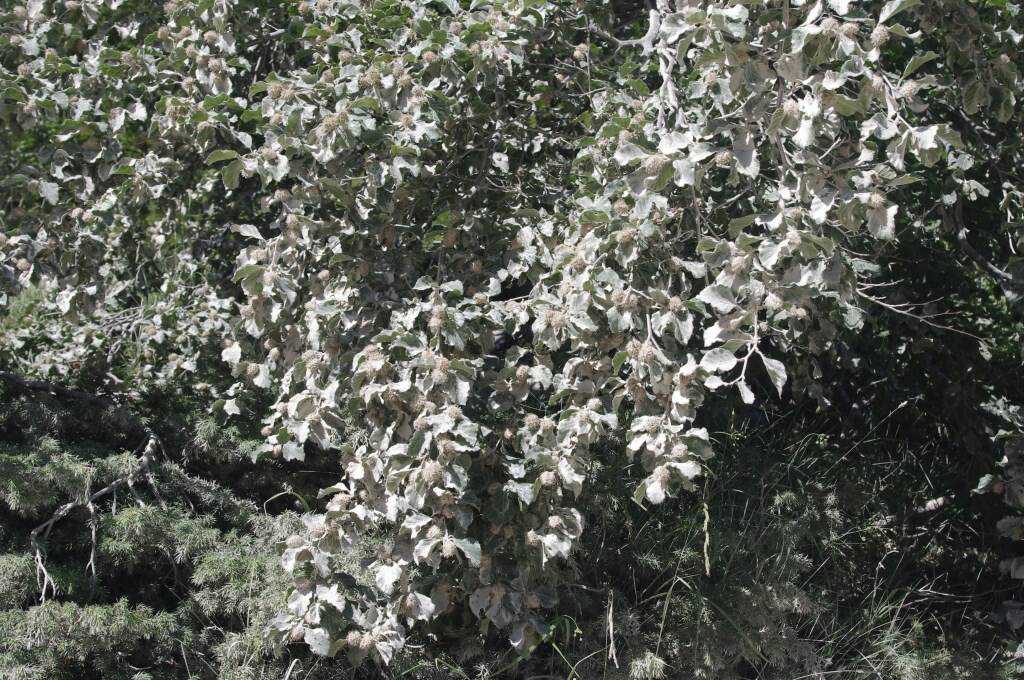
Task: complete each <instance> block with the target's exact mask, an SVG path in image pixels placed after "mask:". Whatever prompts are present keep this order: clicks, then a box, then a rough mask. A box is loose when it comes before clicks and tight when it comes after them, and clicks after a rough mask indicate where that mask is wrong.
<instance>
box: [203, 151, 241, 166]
mask: <svg viewBox="0 0 1024 680" xmlns="http://www.w3.org/2000/svg"><path fill="white" fill-rule="evenodd" d="M233 158H238V152H237V151H232V150H231V149H218V150H216V151H214V152H213V153H211V154H210V155H209V156H207V157H206V164H207V165H213V164H214V163H220V162H221V161H229V160H231V159H233Z"/></svg>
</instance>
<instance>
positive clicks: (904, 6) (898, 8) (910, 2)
mask: <svg viewBox="0 0 1024 680" xmlns="http://www.w3.org/2000/svg"><path fill="white" fill-rule="evenodd" d="M920 4H921V0H890V2H887V3H885V5H884V6H883V7H882V11H881V13H879V15H878V23H880V24H884V23H885V22H886V21H888V20H889V19H891V18H893V17H894V16H896V15H897V14H899V13H900V12H903V11H905V10H908V9H910V8H911V7H914V6H915V5H920Z"/></svg>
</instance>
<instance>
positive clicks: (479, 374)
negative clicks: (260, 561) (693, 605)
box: [0, 0, 1024, 677]
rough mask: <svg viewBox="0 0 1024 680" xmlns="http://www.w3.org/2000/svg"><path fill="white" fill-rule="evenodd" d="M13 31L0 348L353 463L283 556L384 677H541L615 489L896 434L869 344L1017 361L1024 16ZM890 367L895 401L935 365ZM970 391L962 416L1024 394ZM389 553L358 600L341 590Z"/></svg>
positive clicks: (45, 6)
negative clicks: (375, 545) (853, 420)
mask: <svg viewBox="0 0 1024 680" xmlns="http://www.w3.org/2000/svg"><path fill="white" fill-rule="evenodd" d="M5 16H6V20H5V23H4V28H3V31H4V33H3V37H2V38H0V40H2V41H3V42H2V43H0V50H2V52H0V63H2V64H3V71H2V73H0V79H2V82H0V86H2V87H3V103H2V108H0V116H3V119H4V121H5V127H4V131H3V132H0V135H2V137H0V139H3V141H4V143H5V147H6V148H7V149H9V150H10V151H9V152H8V153H7V154H5V156H4V158H3V162H4V163H5V164H6V165H7V166H8V167H7V170H8V172H7V179H6V180H5V182H4V187H5V189H4V193H3V194H2V196H0V200H2V201H4V203H5V206H6V216H5V217H4V218H2V219H4V220H6V223H5V224H4V227H3V234H4V236H3V237H2V239H3V240H2V241H0V248H2V252H3V254H4V260H3V262H4V264H3V265H2V266H3V271H4V275H5V285H6V286H7V290H8V295H9V296H10V298H9V299H10V302H11V309H10V312H9V314H8V316H7V317H6V320H5V323H4V326H3V328H2V334H3V340H4V349H3V350H0V358H2V360H3V362H4V363H5V364H6V365H8V366H9V367H10V368H11V369H14V370H16V371H17V372H18V373H20V374H24V375H30V376H34V377H39V378H44V379H48V380H54V379H59V380H64V381H69V382H74V383H76V384H78V385H79V387H87V388H89V389H92V390H94V391H95V390H99V389H102V390H104V391H107V392H110V393H117V394H123V395H125V397H126V398H141V396H142V395H144V394H145V393H146V392H147V390H150V389H154V388H161V389H166V388H168V387H169V386H175V385H177V386H181V385H188V387H187V389H189V390H192V391H195V392H197V393H199V394H201V395H203V397H204V398H206V399H207V400H208V402H209V404H210V408H211V409H212V411H213V412H214V413H215V414H217V416H218V417H221V418H227V419H231V418H234V419H237V420H239V421H240V422H241V421H246V422H249V421H251V420H259V421H260V425H261V427H262V430H261V436H262V437H263V443H262V444H261V445H260V447H259V449H258V450H257V451H256V452H255V454H256V456H257V457H260V456H264V457H280V458H282V459H283V460H285V461H290V460H302V459H303V458H304V457H306V456H308V455H313V454H314V453H317V452H321V453H322V452H330V453H331V454H332V455H335V456H337V459H338V460H339V462H340V465H341V471H342V472H341V475H340V479H339V481H338V482H337V483H336V484H334V485H332V486H328V487H327V488H325V489H324V490H323V491H322V494H323V496H324V498H325V499H326V500H325V501H324V503H323V505H322V506H321V507H320V509H319V511H318V512H315V513H310V514H308V515H306V516H305V517H304V521H305V528H304V530H303V531H301V532H297V533H295V534H294V535H292V536H290V537H289V538H288V540H287V541H286V544H285V545H284V546H283V555H282V562H283V565H284V567H285V569H286V570H288V571H290V572H292V573H293V574H294V576H295V584H294V590H293V591H292V592H291V594H290V596H289V598H288V608H287V611H285V612H282V613H281V615H280V616H278V617H277V618H276V619H275V620H274V622H273V626H274V627H275V629H276V631H277V638H276V639H277V641H278V642H280V643H284V642H286V641H288V640H291V639H293V638H296V637H299V636H300V635H301V637H302V639H303V640H304V641H305V642H306V643H307V644H308V645H309V647H310V648H311V649H312V650H313V651H314V652H315V653H317V654H325V655H332V656H333V655H334V654H336V653H338V652H339V651H341V650H345V652H346V653H347V654H348V656H349V657H350V658H351V659H352V660H354V661H357V662H358V661H360V660H362V659H363V658H364V657H366V656H368V655H370V656H373V657H374V658H375V659H377V660H379V661H382V662H384V663H388V662H389V661H390V660H391V659H392V658H393V657H394V656H395V654H396V653H397V652H398V651H399V650H400V649H401V648H402V646H403V644H404V640H405V636H406V635H407V633H408V631H410V630H413V629H415V628H416V627H419V628H425V629H430V630H432V631H435V632H440V633H441V634H442V635H446V636H449V637H458V636H457V635H456V634H454V633H453V632H452V631H464V630H471V629H479V630H481V631H482V632H484V633H489V632H490V631H492V630H496V631H498V632H499V633H500V635H502V636H504V637H506V638H507V639H508V640H509V641H510V642H511V644H512V645H513V647H514V648H515V649H516V650H517V651H519V652H525V651H527V650H529V649H531V648H532V647H534V646H535V645H536V644H537V643H538V642H539V641H541V640H544V639H550V636H551V635H552V634H553V630H554V629H553V628H552V626H551V625H550V621H549V620H548V615H547V614H546V612H549V611H552V610H553V609H554V608H555V607H556V606H557V603H558V601H559V600H558V596H559V594H564V593H565V592H566V589H567V588H569V587H571V586H572V585H573V584H574V582H575V580H576V578H577V576H576V574H574V573H573V569H571V568H568V567H567V565H572V561H571V560H572V553H573V551H574V550H575V549H577V548H578V547H579V546H580V544H581V541H582V542H583V543H586V540H585V534H584V531H585V527H586V522H585V515H588V514H593V512H592V511H593V508H592V507H591V504H592V503H593V502H594V495H593V491H592V489H591V487H592V486H593V483H594V482H595V481H596V479H597V476H598V472H599V471H600V470H602V469H604V470H608V469H611V470H614V471H616V472H615V474H617V475H618V479H619V481H620V482H621V481H622V478H626V479H627V480H628V482H629V484H628V486H630V487H631V488H630V490H629V491H628V492H627V491H624V489H623V488H622V487H621V486H620V487H618V488H617V490H616V491H615V492H614V493H611V495H610V498H612V499H619V500H620V501H621V500H622V497H623V494H626V497H627V498H630V499H631V501H630V502H635V503H636V504H639V505H642V506H646V507H648V510H645V512H653V513H657V510H654V509H652V508H650V506H656V505H661V504H663V503H666V502H669V503H675V502H676V501H675V500H673V499H675V498H676V497H678V496H680V495H681V496H682V497H683V498H684V499H685V498H687V497H688V496H687V494H694V493H696V492H698V491H700V489H701V485H702V484H703V485H705V488H707V487H706V485H707V484H710V481H704V480H703V478H705V477H707V476H708V474H709V473H713V471H714V464H713V463H712V462H711V459H712V458H713V456H714V455H715V453H716V450H718V451H720V444H721V441H719V442H718V444H719V445H716V442H715V439H716V435H714V433H715V432H716V431H717V430H715V429H714V428H713V427H709V426H710V425H712V424H714V425H722V424H726V423H732V424H733V425H731V426H730V427H734V426H735V427H738V426H736V425H735V424H736V423H738V422H739V421H741V420H743V419H747V418H749V417H751V416H750V413H751V405H753V404H755V403H757V404H763V405H766V410H767V412H775V409H776V408H777V405H779V404H782V403H786V402H791V401H796V402H801V400H802V398H803V397H805V396H807V397H810V398H811V399H813V400H814V401H815V403H816V404H817V405H818V407H819V408H821V409H831V408H835V407H836V404H845V405H848V406H849V407H850V408H853V406H855V405H856V406H858V408H860V409H861V410H862V411H864V410H866V411H867V412H868V414H869V415H868V416H867V420H868V421H870V422H872V423H873V424H877V423H878V422H879V421H882V419H883V417H885V419H888V418H889V416H887V415H886V413H888V412H882V411H880V410H876V409H879V408H880V407H881V405H882V404H884V403H886V402H887V399H886V395H876V394H875V393H874V392H873V391H872V385H873V383H871V382H869V381H867V380H866V376H865V373H867V372H870V371H876V370H880V369H878V368H877V367H878V366H880V365H881V364H882V362H883V360H891V361H892V362H893V363H894V364H899V361H900V360H899V359H898V358H894V357H893V356H892V355H891V354H887V353H885V352H883V351H881V350H880V348H882V347H884V346H885V344H886V343H887V342H890V341H891V342H893V343H894V344H895V345H896V347H895V348H894V349H895V350H896V352H897V353H898V352H900V351H901V349H902V351H910V352H914V351H918V350H917V349H915V348H920V347H924V346H926V345H927V344H930V345H932V346H931V347H929V348H928V350H927V352H929V356H930V357H941V359H938V358H937V359H936V365H940V366H941V368H942V369H943V371H946V370H949V366H955V365H956V363H955V361H959V362H961V363H964V362H967V363H968V364H971V365H972V366H973V365H975V364H977V365H984V364H991V366H993V367H996V366H1004V365H1006V364H1007V363H1009V364H1010V365H1012V364H1013V360H1014V359H1019V355H1018V356H1016V357H1014V359H1008V357H1011V356H1012V355H1013V353H1014V352H1018V353H1019V346H1018V345H1019V341H1020V335H1019V331H1020V329H1019V317H1018V316H1016V314H1018V313H1019V312H1018V311H1017V308H1016V307H1013V305H1016V304H1017V301H1018V298H1019V295H1020V291H1021V279H1020V277H1021V270H1020V260H1019V258H1017V256H1016V254H1015V253H1016V252H1017V251H1016V248H1017V247H1019V246H1020V245H1024V244H1021V243H1020V238H1021V231H1020V226H1021V220H1022V217H1021V212H1022V208H1024V205H1022V200H1024V194H1022V193H1021V191H1020V189H1019V186H1020V182H1019V181H1018V179H1019V178H1018V177H1017V173H1018V172H1019V170H1018V168H1019V167H1021V161H1022V160H1024V159H1022V158H1021V150H1020V144H1019V140H1017V139H1015V138H1014V136H1013V134H1012V131H1013V130H1015V129H1018V128H1019V127H1020V120H1021V119H1020V114H1019V111H1018V104H1017V102H1016V99H1015V92H1016V91H1018V90H1019V89H1020V72H1019V65H1020V61H1021V52H1020V48H1019V41H1020V33H1021V32H1024V27H1022V22H1021V19H1020V16H1019V11H1018V8H1017V7H1016V5H1013V4H1011V3H1006V2H986V3H978V2H969V1H967V0H943V1H942V2H939V3H930V4H927V5H926V4H922V3H918V2H914V1H913V0H892V1H890V2H885V3H882V2H866V1H865V2H855V1H853V0H827V1H825V0H819V1H817V2H805V3H799V4H798V3H795V2H792V3H791V2H789V1H788V0H785V1H783V2H736V1H731V0H723V1H719V2H703V3H698V2H689V1H680V2H676V3H675V4H672V3H668V2H658V3H656V4H655V6H653V7H644V8H640V7H637V6H633V5H629V6H624V5H622V4H614V3H613V4H610V5H604V4H602V3H598V2H594V3H588V2H581V3H576V4H570V3H562V2H546V1H543V0H515V1H509V2H504V3H502V2H496V3H493V4H484V3H457V2H453V1H446V2H433V3H426V2H419V1H412V0H410V1H399V0H374V1H373V2H364V3H354V2H346V1H327V0H318V1H317V2H300V3H297V4H296V5H294V6H291V5H289V6H284V5H279V4H277V3H264V2H233V1H230V0H203V1H200V2H196V3H185V2H178V1H177V0H169V1H168V2H167V3H166V4H165V6H164V7H163V8H162V10H159V9H157V8H154V7H151V6H150V5H149V4H146V3H134V2H124V3H120V4H118V3H102V2H94V1H92V0H82V1H80V2H79V1H68V2H52V3H46V2H40V1H33V2H29V3H26V4H25V5H24V6H16V7H14V8H12V9H11V10H10V12H9V13H8V14H7V15H5ZM907 282H913V283H914V285H910V284H908V283H907ZM918 283H919V284H920V285H918ZM954 286H959V289H958V290H955V291H952V290H947V288H949V289H952V287H954ZM979 289H980V290H984V291H986V294H987V297H986V298H985V300H984V302H980V301H977V300H972V299H971V298H970V297H969V295H970V294H972V293H976V292H977V291H978V290H979ZM934 292H942V293H947V294H949V293H955V295H954V296H953V297H949V298H947V300H945V301H943V302H939V301H934V300H933V299H932V298H933V295H932V294H933V293H934ZM944 304H945V305H948V306H943V305H944ZM972 305H976V306H982V305H984V306H985V307H986V308H991V311H990V310H989V309H985V310H983V311H982V310H978V309H977V308H976V307H975V308H972V307H971V306H972ZM950 311H957V312H960V313H959V314H958V315H957V316H956V317H949V318H947V317H946V316H945V315H946V313H947V312H950ZM983 312H984V313H983ZM993 327H995V330H992V329H993ZM869 331H876V332H877V333H878V336H877V337H874V338H872V340H871V341H870V342H866V341H864V340H863V338H862V337H861V334H864V333H867V332H869ZM954 336H955V338H956V339H955V340H953V339H951V338H953V337H954ZM940 338H941V339H940ZM965 338H966V339H965ZM940 342H950V343H951V344H952V343H956V347H957V350H956V354H955V355H947V354H944V353H943V350H940V349H938V348H937V347H935V345H937V344H938V343H940ZM1014 343H1016V345H1014ZM1007 345H1009V346H1007ZM865 357H872V358H873V364H871V365H870V367H869V369H868V370H867V371H862V370H859V366H861V365H862V364H861V363H860V362H863V361H864V358H865ZM225 365H226V367H228V368H229V369H230V371H231V379H222V378H214V379H210V380H207V379H202V380H200V379H198V376H200V375H203V376H206V375H215V376H216V375H217V371H218V370H220V369H221V368H222V367H224V366H225ZM895 368H898V369H899V370H898V371H896V373H895V375H899V376H900V380H899V384H900V385H901V386H914V387H916V388H917V389H919V392H917V393H911V394H908V395H906V399H905V400H906V401H910V400H917V399H925V398H926V397H927V396H928V395H927V390H928V389H930V387H929V385H930V381H931V380H933V379H935V378H936V377H937V376H939V375H942V372H943V371H939V372H936V371H935V370H933V369H934V368H935V366H930V365H927V364H921V363H915V362H912V361H909V360H908V363H907V364H906V365H899V366H896V367H895ZM980 373H984V375H985V378H984V380H983V382H981V383H980V384H979V387H978V388H977V389H975V390H971V391H970V394H969V395H967V396H965V397H964V399H963V400H961V401H959V402H958V403H962V404H963V406H964V409H965V410H961V411H960V415H963V416H966V417H967V419H977V418H978V417H979V416H978V414H981V413H986V414H991V413H992V411H993V409H992V408H990V406H991V404H994V403H1011V404H1012V403H1016V401H1017V400H1019V398H1020V395H1019V388H1018V387H1015V386H1013V385H1011V384H1008V383H1007V382H1006V381H1005V379H1004V377H1005V376H1000V375H999V374H998V372H997V371H994V370H988V369H986V370H981V371H980ZM191 376H196V378H191ZM848 376H853V379H854V380H855V383H854V385H855V386H856V387H857V388H858V389H863V390H864V393H863V394H854V395H853V396H851V395H850V394H849V393H848V392H847V391H846V389H845V385H844V384H843V380H844V379H845V378H846V377H848ZM990 376H991V377H990ZM856 381H860V382H856ZM876 397H877V398H876ZM1000 400H1002V401H1000ZM986 405H988V407H987V406H986ZM803 408H809V407H807V406H806V405H805V406H804V407H803ZM902 408H904V406H902V405H900V406H898V408H896V411H899V410H900V409H902ZM986 408H987V410H986ZM1003 411H1004V413H1010V412H1011V411H1012V409H1011V410H1010V411H1007V410H1006V409H1003ZM894 412H895V411H894ZM985 417H986V418H988V417H989V416H988V415H986V416H985ZM996 417H998V416H996ZM1004 417H1005V416H1004ZM800 422H807V420H802V421H800ZM883 422H885V421H883ZM988 422H989V421H986V426H987V423H988ZM1015 426H1016V425H1015ZM981 429H982V431H981V432H980V435H984V436H982V437H981V439H980V441H984V439H985V436H987V435H988V434H990V433H988V432H987V431H984V428H981ZM964 431H965V432H967V431H969V432H971V434H972V436H974V437H975V438H978V437H979V432H978V428H976V427H975V426H974V425H970V426H969V427H968V428H967V429H965V430H964ZM936 437H940V435H936ZM717 439H719V440H721V439H722V438H721V437H717ZM980 441H979V444H978V445H982V444H981V443H980ZM984 446H988V447H990V446H991V444H990V443H986V444H984ZM822 448H823V450H826V451H831V448H830V447H829V446H824V447H822ZM985 450H986V451H992V450H994V449H992V448H987V449H985ZM823 455H824V454H823ZM839 461H840V462H841V461H842V458H841V457H840V458H839ZM836 464H839V463H838V462H837V463H836ZM832 469H833V468H829V470H830V471H831V470H832ZM822 512H823V513H824V510H822ZM655 516H656V515H655ZM368 535H370V536H385V537H386V538H387V541H386V543H385V547H383V548H382V549H381V550H380V551H379V552H378V553H377V554H376V555H375V559H374V561H373V563H372V564H371V565H370V570H371V572H372V573H373V575H374V586H375V587H374V588H372V589H366V588H359V587H355V586H354V585H353V584H351V583H349V581H348V580H347V579H346V578H345V577H344V574H343V573H342V571H341V570H339V569H337V568H336V563H337V561H338V560H339V559H341V557H342V556H343V555H345V554H346V551H348V550H350V549H351V547H352V546H353V545H355V544H357V543H358V542H360V541H361V540H363V539H364V537H366V536H368ZM706 546H707V544H705V550H707V547H706ZM705 563H706V564H708V565H709V564H710V557H709V556H707V555H706V556H705ZM707 568H708V570H710V566H708V567H707ZM783 571H784V570H783ZM790 576H791V575H788V576H786V578H790ZM780 578H782V577H781V576H780ZM667 601H668V600H667V599H666V602H667ZM659 641H660V635H659ZM651 663H653V662H651ZM655 665H656V664H655ZM644 672H647V671H644ZM651 672H652V673H653V671H651ZM652 677H653V676H652Z"/></svg>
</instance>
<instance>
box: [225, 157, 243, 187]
mask: <svg viewBox="0 0 1024 680" xmlns="http://www.w3.org/2000/svg"><path fill="white" fill-rule="evenodd" d="M241 174H242V161H240V160H234V161H232V162H231V163H228V164H227V165H225V166H224V167H223V168H222V169H221V171H220V178H221V181H223V182H224V186H225V187H226V188H228V189H237V188H238V184H239V181H240V177H241Z"/></svg>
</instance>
